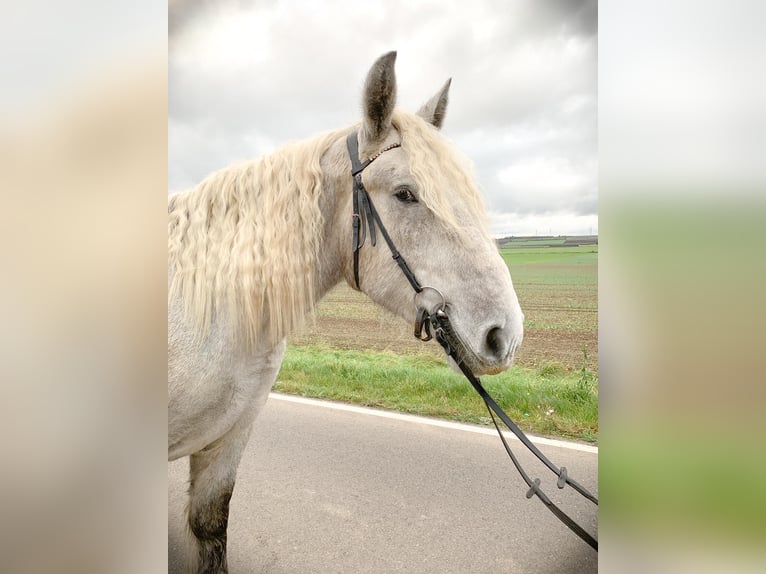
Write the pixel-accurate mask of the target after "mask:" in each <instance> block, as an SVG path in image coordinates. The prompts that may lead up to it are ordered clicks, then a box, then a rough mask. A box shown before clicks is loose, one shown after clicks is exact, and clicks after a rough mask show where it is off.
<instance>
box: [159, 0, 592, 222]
mask: <svg viewBox="0 0 766 574" xmlns="http://www.w3.org/2000/svg"><path fill="white" fill-rule="evenodd" d="M597 32H598V30H597V7H596V2H595V1H590V0H545V1H540V0H510V1H505V0H472V1H471V2H464V1H455V0H452V1H450V0H437V1H425V0H420V1H413V0H407V1H405V0H389V1H385V2H384V1H377V2H376V1H368V2H351V1H335V2H309V1H306V2H300V1H292V2H282V1H278V0H277V1H274V0H270V1H269V0H264V1H258V0H238V1H237V0H222V1H217V2H214V1H212V0H209V1H197V2H186V1H184V0H177V1H172V2H171V3H170V9H169V41H168V65H169V71H168V77H169V96H168V102H169V103H168V137H169V150H168V162H169V166H168V179H169V181H168V185H169V191H170V192H174V191H180V190H182V189H186V188H189V187H191V186H193V185H194V184H196V183H197V182H199V181H200V180H201V179H202V178H204V177H205V176H206V175H207V174H208V173H210V172H212V171H214V170H217V169H220V168H222V167H225V166H226V165H229V164H230V163H233V162H235V161H240V160H243V159H251V158H255V157H257V156H259V155H263V154H267V153H269V152H271V151H273V150H275V149H277V148H278V147H280V146H281V145H283V144H285V143H287V142H289V141H294V140H298V139H303V138H305V137H309V136H311V135H313V134H315V133H318V132H320V131H325V130H328V129H334V128H339V127H342V126H345V125H350V124H352V123H354V122H357V121H359V120H360V119H361V97H362V96H361V89H362V86H363V83H364V79H365V76H366V74H367V71H368V70H369V68H370V66H371V65H372V63H373V62H374V61H375V60H376V59H377V58H378V57H379V56H380V55H382V54H383V53H385V52H388V51H390V50H396V51H397V60H396V74H397V82H398V106H399V107H401V108H403V109H406V110H410V111H413V112H414V111H416V110H417V109H418V108H419V107H420V105H421V104H422V103H423V102H425V101H426V100H428V99H429V98H430V97H431V96H432V95H433V94H434V93H436V91H437V90H438V89H439V88H440V87H441V86H442V85H443V84H444V82H445V81H446V80H447V78H452V87H451V89H450V103H449V107H448V109H447V116H446V120H445V123H444V126H443V128H442V132H443V133H444V135H445V136H446V137H447V138H449V139H450V140H451V141H452V142H454V143H455V145H456V146H457V147H458V148H459V149H460V150H461V152H462V153H463V154H465V155H466V156H467V157H468V158H470V160H471V161H472V162H473V164H474V169H475V173H476V177H477V179H478V183H479V186H480V189H481V190H482V193H483V194H484V198H485V203H486V205H487V209H488V211H489V216H490V224H491V230H492V233H493V234H494V235H496V236H507V235H548V234H553V235H559V234H562V235H563V234H568V235H575V234H590V233H598V137H597V56H598V53H597V49H598V38H597Z"/></svg>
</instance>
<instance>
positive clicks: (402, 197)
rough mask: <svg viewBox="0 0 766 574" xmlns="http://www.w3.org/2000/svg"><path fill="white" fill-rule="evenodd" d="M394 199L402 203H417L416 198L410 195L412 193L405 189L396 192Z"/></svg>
mask: <svg viewBox="0 0 766 574" xmlns="http://www.w3.org/2000/svg"><path fill="white" fill-rule="evenodd" d="M394 197H396V199H398V200H399V201H401V202H402V203H417V202H418V198H417V197H415V196H414V195H413V194H412V192H411V191H410V190H409V189H407V188H406V187H403V188H401V189H400V190H398V191H397V192H396V193H395V194H394Z"/></svg>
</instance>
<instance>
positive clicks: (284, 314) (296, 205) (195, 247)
mask: <svg viewBox="0 0 766 574" xmlns="http://www.w3.org/2000/svg"><path fill="white" fill-rule="evenodd" d="M393 125H394V127H395V128H396V130H397V131H398V132H399V134H400V136H401V142H402V149H403V150H404V152H405V153H406V154H407V157H408V160H409V165H410V170H411V173H412V175H413V177H414V179H415V181H416V183H417V185H418V193H419V198H420V200H421V201H422V202H423V204H424V205H425V206H426V207H428V208H429V209H431V210H432V211H433V212H434V214H435V215H436V216H437V218H438V219H440V220H441V221H443V222H444V224H445V225H446V226H447V227H448V228H450V229H452V230H454V231H455V232H456V233H458V234H462V232H464V231H465V230H464V229H463V225H464V224H461V223H460V222H459V219H461V218H460V217H459V214H457V213H456V212H455V209H454V205H453V203H454V202H455V201H456V198H455V197H450V195H451V194H452V193H457V194H458V198H457V201H459V202H460V203H461V204H462V205H463V206H464V208H465V209H467V210H468V213H469V214H470V215H472V217H471V218H470V219H472V220H473V221H472V222H471V223H472V226H471V233H474V234H475V233H476V232H477V231H478V232H479V233H481V234H483V235H487V236H488V232H487V227H486V213H485V210H484V205H483V203H482V199H481V196H480V194H479V192H478V190H477V189H476V185H475V183H474V182H473V180H472V178H471V176H470V173H471V169H470V166H469V165H468V163H467V162H466V161H465V160H464V159H463V158H461V157H460V156H458V155H457V154H456V153H455V151H454V150H453V148H452V146H451V145H450V144H449V143H448V142H447V140H446V139H445V138H443V137H442V136H441V135H439V133H438V131H437V130H436V129H435V128H433V127H432V126H431V125H430V124H428V123H427V122H425V121H424V120H422V119H421V118H419V117H417V116H415V115H413V114H408V113H404V112H401V111H396V112H395V113H394V116H393ZM357 127H358V126H357ZM351 129H353V128H345V129H341V130H336V131H332V132H327V133H325V134H322V135H320V136H318V137H316V138H312V139H309V140H305V141H302V142H297V143H293V144H290V145H287V146H285V147H284V148H282V149H280V150H278V151H277V152H275V153H273V154H272V155H269V156H265V157H262V158H259V159H256V160H254V161H248V162H244V163H240V164H237V165H233V166H231V167H228V168H225V169H223V170H220V171H218V172H215V173H213V174H211V175H210V176H208V177H207V178H206V179H204V180H203V181H202V182H201V183H200V184H199V185H198V186H197V187H195V188H194V189H192V190H189V191H186V192H182V193H178V194H175V195H172V196H169V198H168V264H169V270H170V273H171V283H170V288H169V293H168V297H169V300H170V298H174V297H180V298H181V300H182V301H183V305H184V310H185V313H186V315H187V317H189V318H190V319H191V320H192V321H193V322H194V324H195V326H196V328H197V332H198V334H199V335H200V337H203V336H205V335H206V334H207V333H208V331H209V328H210V325H211V324H212V322H213V320H214V318H215V317H218V316H222V315H225V316H226V318H227V319H228V321H229V322H230V323H232V326H233V328H234V329H235V331H236V334H237V336H238V337H239V338H240V339H241V340H242V341H243V342H244V343H245V344H247V345H248V346H254V345H255V344H257V343H258V342H259V341H260V340H263V339H264V338H265V339H267V340H269V341H270V342H272V343H274V342H276V341H278V340H280V339H282V338H283V337H285V336H287V335H289V334H290V333H291V332H292V331H293V330H294V329H295V328H297V327H298V326H299V325H300V324H301V322H302V321H303V320H304V317H305V316H306V314H307V313H308V312H310V311H311V310H312V309H313V308H314V305H315V301H314V293H315V290H314V284H313V280H314V276H315V265H316V261H317V258H318V255H319V253H318V251H319V248H320V245H319V238H320V235H321V230H322V226H323V216H322V212H321V210H320V208H319V200H320V196H321V194H322V187H323V174H322V171H321V167H320V160H321V158H322V155H323V154H324V153H325V152H326V151H327V150H328V149H329V147H330V146H331V145H332V144H333V143H334V142H336V141H337V140H338V139H339V138H341V137H345V135H346V134H347V133H349V132H350V131H351ZM350 190H351V182H350V175H349V193H350ZM445 190H450V193H446V192H445ZM462 215H465V214H464V213H463V214H462ZM477 224H478V226H479V229H477V228H476V227H475V226H476V225H477Z"/></svg>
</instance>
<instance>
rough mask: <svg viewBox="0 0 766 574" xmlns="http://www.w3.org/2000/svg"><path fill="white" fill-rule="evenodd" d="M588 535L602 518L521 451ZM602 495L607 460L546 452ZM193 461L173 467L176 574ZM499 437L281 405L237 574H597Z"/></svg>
mask: <svg viewBox="0 0 766 574" xmlns="http://www.w3.org/2000/svg"><path fill="white" fill-rule="evenodd" d="M511 446H512V447H514V451H515V452H516V453H517V455H518V456H519V458H520V460H521V462H522V464H523V465H524V467H525V468H526V469H527V472H528V473H529V474H530V476H532V477H540V478H541V479H542V485H543V489H544V490H545V491H546V493H547V494H548V495H549V496H550V497H551V499H552V500H553V501H554V502H555V503H557V504H559V503H561V504H562V505H563V508H564V510H565V511H566V512H567V513H568V514H569V515H570V516H572V517H573V518H575V520H577V521H578V522H579V523H580V524H581V525H582V526H584V527H585V528H586V529H587V530H588V531H589V532H591V533H594V534H595V533H596V531H597V528H598V522H597V521H598V517H597V509H596V508H595V507H594V506H593V505H592V504H591V503H589V502H587V501H585V500H584V499H582V498H580V497H579V496H578V495H577V493H576V492H574V491H572V490H571V489H570V488H566V489H564V490H558V489H557V488H556V486H555V477H554V476H553V475H552V474H551V473H550V472H549V471H548V470H547V469H546V468H544V467H543V466H542V465H541V464H540V463H537V462H533V461H535V459H534V458H533V456H532V455H531V454H529V453H527V452H526V450H524V451H522V446H521V445H520V443H518V442H515V441H514V442H511ZM539 446H540V448H541V450H543V452H545V453H546V455H547V456H548V457H549V458H550V459H551V460H553V462H554V463H556V464H558V465H559V466H561V465H564V466H566V467H567V469H568V471H569V474H570V476H572V477H574V478H576V479H577V480H578V481H579V482H580V483H581V484H582V485H583V486H585V487H586V488H588V489H589V490H591V492H594V493H595V492H596V491H597V476H598V466H597V462H598V460H597V459H598V455H597V454H595V453H592V452H583V451H581V450H573V449H570V448H562V447H558V446H551V445H539ZM187 477H188V459H181V460H179V461H175V462H173V463H169V464H168V514H169V515H168V570H169V572H170V573H176V572H179V573H180V572H182V564H183V560H182V552H183V548H184V546H183V537H184V524H183V509H184V505H185V501H186V494H185V493H186V485H187ZM526 490H527V489H526V485H525V484H524V482H523V481H522V479H521V477H520V476H519V475H518V474H517V473H516V470H515V468H513V465H512V464H511V461H510V460H509V459H508V457H507V455H506V454H505V451H504V450H503V447H502V444H501V443H500V440H499V438H498V437H497V436H496V435H495V436H491V435H486V434H479V433H474V432H467V431H465V430H459V429H453V428H441V427H436V426H431V425H427V424H423V423H421V422H417V421H415V422H413V421H411V420H399V419H391V418H382V417H379V416H370V415H369V414H361V413H356V412H348V411H342V410H336V409H330V408H325V407H322V406H317V405H314V404H303V403H295V402H292V401H287V400H282V399H279V398H275V397H272V398H270V399H269V401H268V403H267V405H266V407H265V409H264V411H263V412H262V413H261V416H260V417H259V419H258V420H257V421H256V424H255V428H254V430H253V436H252V438H251V439H250V444H249V445H248V448H247V451H246V452H245V455H244V457H243V460H242V463H241V465H240V468H239V473H238V480H237V484H236V487H235V489H234V496H233V497H232V501H231V514H230V520H229V543H228V548H229V570H230V572H232V573H233V574H238V573H250V572H258V573H268V574H277V573H280V574H294V573H354V574H356V573H392V572H412V573H431V572H433V573H439V574H444V573H453V572H454V573H460V574H466V573H484V572H487V573H489V572H492V573H493V574H495V573H498V572H507V573H550V574H553V573H585V572H596V571H597V554H596V552H595V551H593V550H592V549H591V548H590V547H589V546H588V545H587V544H585V543H584V542H582V541H581V540H580V539H579V538H578V537H577V536H575V535H574V534H572V533H571V532H570V531H569V530H568V529H567V528H566V527H565V526H564V525H563V524H561V523H560V522H559V521H558V519H556V517H554V516H553V515H552V514H551V513H550V512H549V511H548V510H547V509H546V508H545V507H544V506H543V504H542V503H541V502H540V501H539V500H537V499H536V498H532V499H529V500H528V499H527V498H526V497H525V493H526Z"/></svg>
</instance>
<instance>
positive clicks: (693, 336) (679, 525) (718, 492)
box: [599, 193, 766, 571]
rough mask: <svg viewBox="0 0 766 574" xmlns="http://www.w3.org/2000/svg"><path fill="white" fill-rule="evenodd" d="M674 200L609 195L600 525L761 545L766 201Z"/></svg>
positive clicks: (647, 534) (679, 539)
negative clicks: (626, 198)
mask: <svg viewBox="0 0 766 574" xmlns="http://www.w3.org/2000/svg"><path fill="white" fill-rule="evenodd" d="M670 196H671V198H672V199H668V198H662V197H661V195H660V194H655V195H653V196H652V197H654V198H655V199H652V198H651V197H649V198H647V197H642V198H640V199H635V200H624V201H610V202H603V203H602V210H601V213H600V228H601V237H600V243H601V244H600V248H601V253H600V255H601V260H600V278H599V290H600V296H601V297H603V301H604V304H603V305H600V312H601V320H600V325H599V328H600V336H601V338H602V345H601V352H602V361H601V364H600V367H601V368H600V373H601V382H602V393H601V415H602V435H603V436H602V440H601V448H600V456H599V467H600V471H599V488H600V492H601V500H602V505H601V507H600V509H601V510H600V512H601V515H602V517H603V520H602V521H601V525H602V526H603V527H604V528H605V529H606V530H607V531H613V530H615V531H617V530H619V531H621V532H623V534H625V533H627V534H628V535H629V537H635V539H636V540H645V541H653V543H654V542H656V543H657V544H658V545H660V546H661V545H662V544H663V543H664V541H670V540H673V541H674V544H679V545H683V546H684V548H686V547H689V548H693V549H699V551H700V553H701V554H704V553H705V552H707V551H710V550H711V549H719V550H723V551H724V553H725V554H726V553H729V552H730V551H735V552H736V553H737V554H738V555H740V556H742V555H743V554H742V553H744V552H753V551H756V550H757V549H759V548H760V549H761V551H760V553H761V554H762V549H763V548H764V545H763V541H764V540H765V539H766V520H765V519H764V517H765V516H766V492H765V491H764V485H766V448H764V444H763V439H764V437H765V436H766V424H765V422H766V419H765V418H764V416H763V405H764V398H766V384H765V383H766V375H765V373H764V366H763V355H764V351H765V350H766V337H765V336H764V324H765V322H766V305H764V302H763V293H764V291H765V288H764V286H765V285H766V283H765V282H764V280H766V251H765V250H764V249H765V248H766V234H765V233H764V231H766V202H764V201H762V200H755V201H754V200H753V198H752V197H751V198H740V199H737V198H735V197H728V196H726V197H721V196H719V197H695V198H694V199H695V201H694V202H691V201H682V200H680V199H679V198H678V193H675V194H670ZM604 357H606V359H604ZM761 571H762V570H761Z"/></svg>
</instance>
